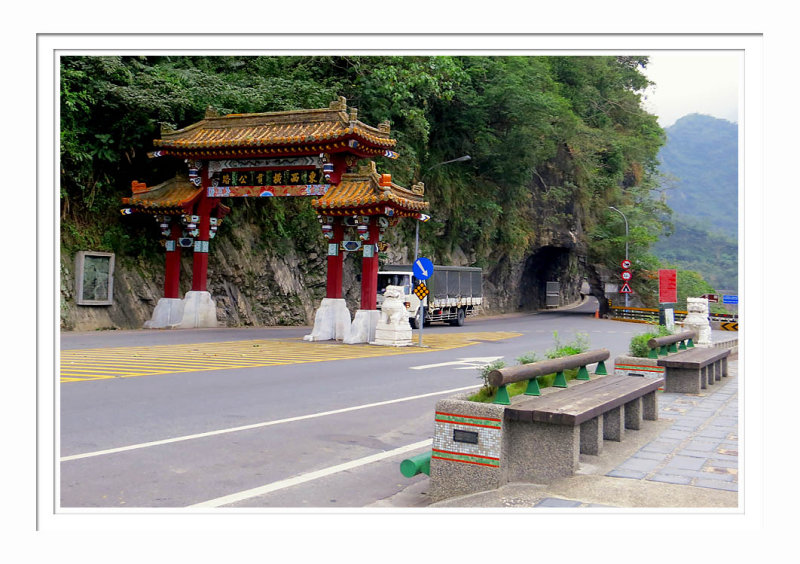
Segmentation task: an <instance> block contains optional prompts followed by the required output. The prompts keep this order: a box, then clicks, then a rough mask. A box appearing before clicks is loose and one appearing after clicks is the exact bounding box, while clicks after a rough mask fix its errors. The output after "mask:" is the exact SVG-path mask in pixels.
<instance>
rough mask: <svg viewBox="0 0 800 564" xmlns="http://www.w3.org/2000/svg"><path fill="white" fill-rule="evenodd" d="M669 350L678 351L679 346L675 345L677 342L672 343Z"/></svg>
mask: <svg viewBox="0 0 800 564" xmlns="http://www.w3.org/2000/svg"><path fill="white" fill-rule="evenodd" d="M668 350H669V352H678V347H677V346H675V343H670V345H669V349H668Z"/></svg>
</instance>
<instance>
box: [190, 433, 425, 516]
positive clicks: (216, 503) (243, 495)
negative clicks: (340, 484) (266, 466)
mask: <svg viewBox="0 0 800 564" xmlns="http://www.w3.org/2000/svg"><path fill="white" fill-rule="evenodd" d="M431 443H433V441H432V440H431V439H426V440H424V441H420V442H418V443H413V444H410V445H406V446H403V447H399V448H396V449H394V450H389V451H386V452H380V453H378V454H373V455H370V456H365V457H364V458H359V459H358V460H351V461H350V462H345V463H343V464H337V465H336V466H330V467H329V468H323V469H322V470H317V471H315V472H309V473H307V474H300V475H299V476H295V477H294V478H287V479H286V480H280V481H278V482H272V483H271V484H266V485H263V486H259V487H257V488H252V489H249V490H244V491H241V492H238V493H234V494H230V495H226V496H223V497H218V498H216V499H210V500H208V501H203V502H200V503H196V504H194V505H190V506H189V507H221V506H223V505H230V504H231V503H236V502H238V501H242V500H245V499H250V498H252V497H257V496H260V495H264V494H268V493H270V492H274V491H277V490H282V489H285V488H290V487H292V486H297V485H299V484H304V483H305V482H310V481H312V480H317V479H319V478H324V477H325V476H330V475H331V474H336V473H338V472H344V471H345V470H352V469H353V468H358V467H359V466H364V465H366V464H371V463H372V462H378V461H379V460H384V459H386V458H391V457H393V456H397V455H398V454H404V453H406V452H409V451H412V450H417V449H420V448H423V447H426V446H430V445H431Z"/></svg>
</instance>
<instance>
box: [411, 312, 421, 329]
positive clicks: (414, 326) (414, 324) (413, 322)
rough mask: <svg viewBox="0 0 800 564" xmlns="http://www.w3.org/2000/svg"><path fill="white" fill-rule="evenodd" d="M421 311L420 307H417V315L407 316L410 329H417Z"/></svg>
mask: <svg viewBox="0 0 800 564" xmlns="http://www.w3.org/2000/svg"><path fill="white" fill-rule="evenodd" d="M421 311H422V308H419V309H418V310H417V315H415V316H414V317H409V318H408V323H409V325H411V328H412V329H419V319H420V312H421Z"/></svg>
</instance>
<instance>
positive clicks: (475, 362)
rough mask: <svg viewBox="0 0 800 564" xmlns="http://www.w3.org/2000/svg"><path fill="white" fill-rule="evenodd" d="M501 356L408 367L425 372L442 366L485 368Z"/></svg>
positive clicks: (460, 359) (461, 359)
mask: <svg viewBox="0 0 800 564" xmlns="http://www.w3.org/2000/svg"><path fill="white" fill-rule="evenodd" d="M501 358H503V357H502V356H486V357H476V358H459V359H458V360H451V361H450V362H439V363H437V364H423V365H421V366H409V368H410V369H411V370H426V369H428V368H441V367H442V366H458V365H460V364H461V365H463V364H469V365H470V366H468V367H467V368H478V367H480V366H485V365H487V364H489V363H491V362H493V361H495V360H500V359H501Z"/></svg>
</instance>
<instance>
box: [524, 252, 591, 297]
mask: <svg viewBox="0 0 800 564" xmlns="http://www.w3.org/2000/svg"><path fill="white" fill-rule="evenodd" d="M571 257H572V255H571V254H570V252H569V249H566V248H564V247H541V248H539V249H537V250H536V252H535V253H533V254H532V255H531V256H530V257H528V259H527V260H526V261H525V267H524V270H523V272H522V279H521V281H520V304H519V309H521V310H523V311H532V310H538V309H544V308H545V307H546V306H547V283H548V282H560V294H561V304H562V305H563V304H564V303H569V302H571V301H572V300H573V298H574V296H572V294H573V293H574V292H573V290H574V288H573V286H577V289H578V290H577V291H578V292H579V291H580V281H579V280H577V278H578V276H577V275H576V276H570V272H571V271H572V270H575V271H576V273H577V269H576V268H575V265H572V264H571V263H572V262H573V261H572V259H571ZM571 266H572V268H571ZM573 278H575V279H576V280H573Z"/></svg>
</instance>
